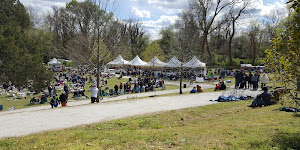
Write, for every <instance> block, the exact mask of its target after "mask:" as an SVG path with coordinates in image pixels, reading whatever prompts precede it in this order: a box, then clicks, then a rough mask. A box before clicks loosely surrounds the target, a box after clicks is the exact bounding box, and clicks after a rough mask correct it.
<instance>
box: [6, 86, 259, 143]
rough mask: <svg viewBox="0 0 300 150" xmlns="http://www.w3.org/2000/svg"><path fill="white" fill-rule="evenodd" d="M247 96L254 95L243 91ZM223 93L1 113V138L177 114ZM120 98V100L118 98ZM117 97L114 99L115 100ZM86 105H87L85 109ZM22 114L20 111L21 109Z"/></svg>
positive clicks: (207, 103) (207, 102)
mask: <svg viewBox="0 0 300 150" xmlns="http://www.w3.org/2000/svg"><path fill="white" fill-rule="evenodd" d="M246 92H247V95H252V96H254V95H256V94H257V92H252V91H246ZM221 93H222V92H213V93H199V94H189V95H179V96H166V97H151V98H146V99H134V100H123V101H113V102H105V101H106V100H104V102H101V103H95V104H87V103H88V102H89V101H80V103H81V105H79V104H78V102H77V103H76V102H74V103H70V105H72V104H74V105H73V107H65V108H55V109H49V107H50V106H48V109H27V110H26V111H20V112H16V111H17V110H15V111H13V112H1V113H0V120H1V124H0V131H1V134H0V138H3V137H13V136H24V135H28V134H32V133H37V132H42V131H48V130H57V129H63V128H69V127H74V126H78V125H83V124H90V123H96V122H103V121H109V120H114V119H118V118H124V117H130V116H135V115H142V114H148V113H154V112H160V111H168V110H177V109H182V108H188V107H197V106H204V105H210V104H214V103H216V102H211V101H209V100H210V99H216V98H217V97H218V96H219V95H220V94H221ZM120 97H121V96H120ZM117 99H118V97H116V100H117ZM84 104H87V105H84ZM20 110H21V109H20Z"/></svg>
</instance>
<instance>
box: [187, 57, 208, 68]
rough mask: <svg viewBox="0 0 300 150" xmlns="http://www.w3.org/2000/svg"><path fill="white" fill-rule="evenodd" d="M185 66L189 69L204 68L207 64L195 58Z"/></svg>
mask: <svg viewBox="0 0 300 150" xmlns="http://www.w3.org/2000/svg"><path fill="white" fill-rule="evenodd" d="M183 66H184V67H188V68H204V67H205V66H206V64H205V63H203V62H201V61H200V60H198V59H197V57H196V56H194V57H193V58H192V59H191V60H190V61H189V62H187V63H186V64H184V65H183Z"/></svg>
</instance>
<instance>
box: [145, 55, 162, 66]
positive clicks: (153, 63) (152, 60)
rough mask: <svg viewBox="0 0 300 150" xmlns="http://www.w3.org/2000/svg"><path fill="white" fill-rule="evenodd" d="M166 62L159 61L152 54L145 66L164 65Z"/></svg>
mask: <svg viewBox="0 0 300 150" xmlns="http://www.w3.org/2000/svg"><path fill="white" fill-rule="evenodd" d="M165 65H166V63H164V62H162V61H160V60H159V59H158V58H157V57H156V56H154V57H153V58H152V59H151V60H150V61H149V62H148V63H147V64H146V66H149V67H151V66H153V67H164V66H165Z"/></svg>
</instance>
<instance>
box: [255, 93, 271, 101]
mask: <svg viewBox="0 0 300 150" xmlns="http://www.w3.org/2000/svg"><path fill="white" fill-rule="evenodd" d="M257 98H259V99H262V100H263V101H265V103H266V104H269V103H270V102H271V99H272V95H271V93H270V92H267V91H265V92H263V93H261V94H259V95H257Z"/></svg>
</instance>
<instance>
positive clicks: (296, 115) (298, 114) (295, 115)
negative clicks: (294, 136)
mask: <svg viewBox="0 0 300 150" xmlns="http://www.w3.org/2000/svg"><path fill="white" fill-rule="evenodd" d="M293 116H294V117H300V113H297V114H293ZM299 134H300V133H299Z"/></svg>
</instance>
